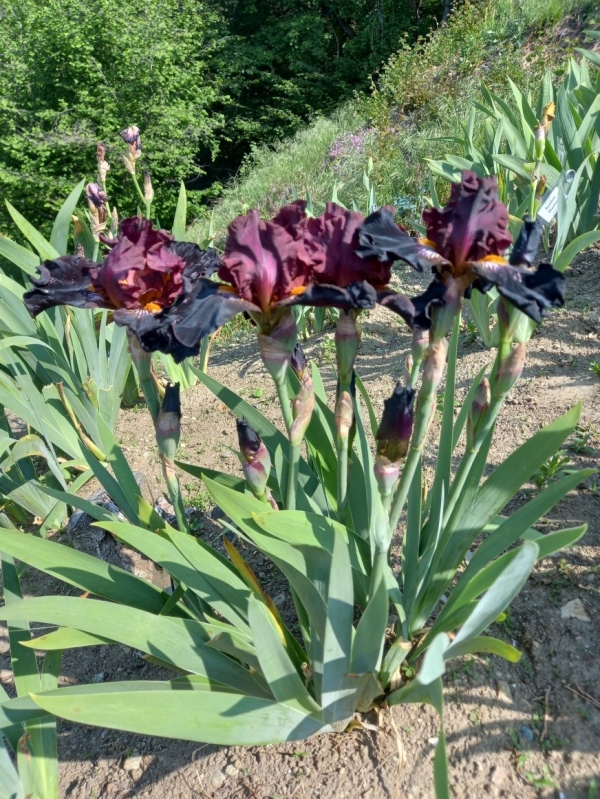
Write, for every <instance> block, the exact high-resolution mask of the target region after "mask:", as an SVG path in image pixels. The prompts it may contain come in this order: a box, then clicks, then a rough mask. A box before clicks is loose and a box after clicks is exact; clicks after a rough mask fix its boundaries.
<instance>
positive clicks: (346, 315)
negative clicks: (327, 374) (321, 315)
mask: <svg viewBox="0 0 600 799" xmlns="http://www.w3.org/2000/svg"><path fill="white" fill-rule="evenodd" d="M359 344H360V329H359V327H358V325H357V323H356V312H354V311H341V312H340V318H339V319H338V323H337V327H336V329H335V352H336V359H337V368H338V375H339V380H340V383H341V385H342V386H348V385H349V383H350V380H351V379H352V372H353V370H354V359H355V358H356V353H357V352H358V347H359Z"/></svg>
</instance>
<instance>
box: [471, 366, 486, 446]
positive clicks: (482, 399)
mask: <svg viewBox="0 0 600 799" xmlns="http://www.w3.org/2000/svg"><path fill="white" fill-rule="evenodd" d="M490 399H491V389H490V381H489V380H488V379H487V377H484V378H483V380H482V381H481V382H480V383H479V385H478V386H477V390H476V391H475V396H474V397H473V402H472V403H471V409H470V410H469V416H468V419H467V447H469V448H470V446H471V444H472V443H473V440H474V438H475V433H476V432H477V430H478V428H479V425H480V424H481V421H482V419H483V417H484V416H485V414H486V413H487V409H488V408H489V407H490Z"/></svg>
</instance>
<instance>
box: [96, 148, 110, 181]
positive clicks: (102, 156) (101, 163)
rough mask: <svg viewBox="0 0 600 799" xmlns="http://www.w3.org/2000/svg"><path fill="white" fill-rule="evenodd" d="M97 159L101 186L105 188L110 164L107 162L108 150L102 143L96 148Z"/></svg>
mask: <svg viewBox="0 0 600 799" xmlns="http://www.w3.org/2000/svg"><path fill="white" fill-rule="evenodd" d="M96 158H97V159H98V179H99V180H100V183H101V185H102V186H104V184H105V182H106V175H107V172H108V170H109V169H110V164H109V163H108V162H107V161H106V148H105V146H104V145H103V144H102V142H99V143H98V145H97V147H96Z"/></svg>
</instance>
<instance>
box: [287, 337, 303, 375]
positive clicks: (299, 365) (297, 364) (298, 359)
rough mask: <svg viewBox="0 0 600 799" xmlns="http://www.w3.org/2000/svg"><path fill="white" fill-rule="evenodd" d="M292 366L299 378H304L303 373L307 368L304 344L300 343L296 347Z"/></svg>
mask: <svg viewBox="0 0 600 799" xmlns="http://www.w3.org/2000/svg"><path fill="white" fill-rule="evenodd" d="M290 366H291V367H292V372H293V373H294V374H295V375H296V377H297V378H298V380H302V375H303V374H304V372H305V370H306V366H307V362H306V356H305V354H304V350H303V349H302V344H300V343H298V344H296V346H295V347H294V351H293V352H292V358H291V361H290Z"/></svg>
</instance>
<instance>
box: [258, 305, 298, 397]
mask: <svg viewBox="0 0 600 799" xmlns="http://www.w3.org/2000/svg"><path fill="white" fill-rule="evenodd" d="M296 336H297V330H296V320H295V319H294V314H293V313H292V312H291V311H290V310H289V308H286V309H285V312H284V313H283V314H282V316H281V317H280V318H279V320H278V321H277V323H276V324H275V325H274V326H273V327H272V328H271V331H270V334H269V335H267V334H265V333H259V334H258V335H257V340H258V346H259V347H260V354H261V357H262V360H263V363H264V365H265V366H266V368H267V371H268V372H269V374H270V375H271V377H272V378H273V380H274V381H275V383H277V384H279V383H283V381H284V380H285V373H286V371H287V368H288V366H289V363H290V361H291V358H292V353H293V351H294V347H295V346H296Z"/></svg>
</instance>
